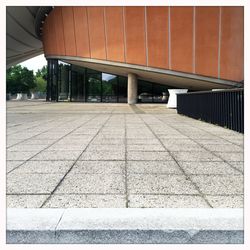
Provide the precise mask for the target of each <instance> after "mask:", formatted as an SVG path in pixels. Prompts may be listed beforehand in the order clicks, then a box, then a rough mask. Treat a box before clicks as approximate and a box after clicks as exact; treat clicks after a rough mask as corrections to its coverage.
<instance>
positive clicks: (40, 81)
mask: <svg viewBox="0 0 250 250" xmlns="http://www.w3.org/2000/svg"><path fill="white" fill-rule="evenodd" d="M35 83H36V87H35V88H34V89H33V91H36V92H42V93H44V92H46V86H47V82H46V80H44V78H43V77H42V76H36V77H35Z"/></svg>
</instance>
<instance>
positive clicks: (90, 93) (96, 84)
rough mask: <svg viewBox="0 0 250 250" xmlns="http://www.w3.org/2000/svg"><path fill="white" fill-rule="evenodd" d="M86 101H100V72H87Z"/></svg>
mask: <svg viewBox="0 0 250 250" xmlns="http://www.w3.org/2000/svg"><path fill="white" fill-rule="evenodd" d="M86 96H87V102H101V101H102V78H101V73H98V74H96V73H88V74H87V84H86Z"/></svg>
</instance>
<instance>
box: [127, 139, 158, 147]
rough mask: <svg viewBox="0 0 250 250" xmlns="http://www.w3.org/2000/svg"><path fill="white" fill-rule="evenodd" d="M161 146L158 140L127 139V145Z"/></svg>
mask: <svg viewBox="0 0 250 250" xmlns="http://www.w3.org/2000/svg"><path fill="white" fill-rule="evenodd" d="M141 144H144V145H155V144H156V145H159V140H157V139H129V138H128V139H127V145H141Z"/></svg>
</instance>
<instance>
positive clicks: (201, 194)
mask: <svg viewBox="0 0 250 250" xmlns="http://www.w3.org/2000/svg"><path fill="white" fill-rule="evenodd" d="M139 117H140V118H141V116H139ZM153 117H154V115H153ZM155 118H156V117H155ZM156 119H157V120H159V119H158V118H156ZM141 120H142V121H143V122H144V123H145V125H146V126H147V127H148V128H149V129H150V131H151V132H152V134H153V135H154V136H155V137H156V138H157V139H158V140H159V142H160V143H161V145H162V146H163V147H164V148H165V149H166V151H167V152H168V153H169V154H170V156H171V157H172V158H173V159H174V161H175V163H176V164H177V165H178V167H179V168H180V170H181V171H182V172H183V174H184V175H185V177H186V179H187V180H189V181H190V182H191V183H192V184H193V186H194V187H195V189H196V190H197V191H198V192H199V194H200V196H201V197H202V198H203V199H204V201H205V202H206V203H207V205H208V206H209V207H211V208H212V207H213V206H212V205H211V204H210V202H209V201H208V200H207V199H206V197H205V195H204V194H203V193H202V192H201V190H200V189H199V187H198V186H197V185H196V183H194V182H193V181H192V179H191V178H190V177H189V176H188V175H187V173H186V172H185V170H184V169H183V168H182V167H181V166H180V164H179V163H178V161H177V160H176V159H175V157H174V156H173V155H172V153H171V152H170V151H169V150H168V149H167V148H166V147H165V145H164V144H163V143H162V141H161V139H159V138H158V136H157V135H156V134H155V133H154V131H153V130H152V129H151V127H150V126H149V125H148V124H147V123H146V122H145V121H144V120H143V119H142V118H141ZM159 121H160V122H162V121H161V120H159Z"/></svg>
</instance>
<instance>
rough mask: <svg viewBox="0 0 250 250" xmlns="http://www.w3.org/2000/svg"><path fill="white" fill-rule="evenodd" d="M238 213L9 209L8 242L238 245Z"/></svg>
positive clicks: (240, 220) (240, 232)
mask: <svg viewBox="0 0 250 250" xmlns="http://www.w3.org/2000/svg"><path fill="white" fill-rule="evenodd" d="M243 241H244V239H243V211H242V209H197V208H196V209H143V210H142V209H111V208H107V209H66V210H62V209H8V213H7V243H15V244H16V243H66V244H68V243H79V244H80V243H81V244H98V243H99V244H101V243H102V244H103V243H104V244H112V243H113V244H114V243H116V244H121V243H128V244H129V243H130V244H147V243H149V244H152V243H161V244H162V243H166V244H171V243H172V244H183V243H187V244H188V243H190V244H196V243H208V244H216V243H217V244H218V243H220V244H242V243H243Z"/></svg>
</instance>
